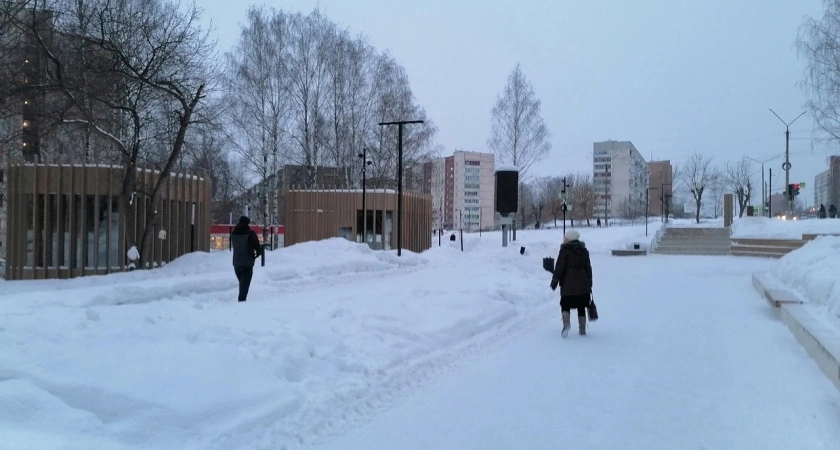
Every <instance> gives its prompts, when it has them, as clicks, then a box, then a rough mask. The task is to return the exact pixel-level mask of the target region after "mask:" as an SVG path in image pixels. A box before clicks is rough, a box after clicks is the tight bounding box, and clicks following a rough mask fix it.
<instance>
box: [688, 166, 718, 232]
mask: <svg viewBox="0 0 840 450" xmlns="http://www.w3.org/2000/svg"><path fill="white" fill-rule="evenodd" d="M715 175H716V174H715V171H714V168H713V167H712V157H711V156H708V157H707V156H703V154H702V153H699V152H694V153H692V154H691V155H690V156H689V157H688V159H687V160H686V161H685V163H683V166H682V169H681V170H680V172H679V176H680V180H681V181H682V184H683V185H684V186H685V188H686V189H687V190H688V191H689V193H691V196H692V198H693V199H694V203H695V206H696V209H695V220H696V221H697V223H700V206H701V205H702V202H703V193H704V192H705V191H706V189H707V188H708V187H709V186H710V185H711V184H712V182H714V180H715Z"/></svg>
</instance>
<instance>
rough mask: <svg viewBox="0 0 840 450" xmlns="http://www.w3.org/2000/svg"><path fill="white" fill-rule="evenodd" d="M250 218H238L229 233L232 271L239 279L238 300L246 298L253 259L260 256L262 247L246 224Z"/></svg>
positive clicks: (255, 234)
mask: <svg viewBox="0 0 840 450" xmlns="http://www.w3.org/2000/svg"><path fill="white" fill-rule="evenodd" d="M250 223H251V219H249V218H248V217H247V216H242V217H240V218H239V223H237V224H236V227H235V228H234V229H233V231H232V232H231V233H230V245H231V247H233V271H234V273H236V279H237V280H239V301H240V302H244V301H245V300H246V299H247V298H248V289H249V288H250V287H251V278H252V277H253V276H254V260H255V259H257V258H259V257H260V254H261V252H262V248H261V247H260V240H259V238H258V237H257V233H254V231H253V230H251V227H250V226H248V224H250Z"/></svg>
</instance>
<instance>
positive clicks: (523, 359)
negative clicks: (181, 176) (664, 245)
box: [0, 223, 840, 449]
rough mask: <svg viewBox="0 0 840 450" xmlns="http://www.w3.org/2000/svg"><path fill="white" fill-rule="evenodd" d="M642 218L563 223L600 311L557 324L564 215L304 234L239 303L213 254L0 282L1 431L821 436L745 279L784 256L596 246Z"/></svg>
mask: <svg viewBox="0 0 840 450" xmlns="http://www.w3.org/2000/svg"><path fill="white" fill-rule="evenodd" d="M658 228H659V224H658V223H651V224H650V225H649V229H648V236H645V228H644V225H636V226H616V227H608V228H594V227H583V228H577V229H578V231H580V233H581V237H582V240H584V241H585V242H586V245H587V247H588V248H589V249H590V251H591V252H592V258H593V266H594V269H595V298H596V301H598V303H599V310H600V313H601V319H600V320H599V322H597V323H595V324H594V325H593V326H592V327H591V329H590V333H589V336H586V337H585V338H581V337H579V336H577V335H576V334H574V333H573V334H572V336H570V338H569V339H568V340H562V339H560V338H559V323H558V322H559V312H558V311H557V300H558V293H557V292H552V291H551V290H550V289H549V288H548V285H549V281H550V275H549V274H548V273H546V272H545V271H543V269H542V261H541V260H542V258H543V257H546V256H551V257H556V256H557V250H558V248H559V244H560V242H561V239H562V233H563V232H562V229H552V230H520V231H518V232H517V241H515V242H512V243H510V245H509V246H508V247H502V246H501V234H500V233H499V232H484V233H482V235H481V236H479V235H478V234H477V233H473V234H465V235H464V251H463V252H462V251H461V247H460V242H458V241H455V242H451V241H448V239H447V238H448V235H447V236H444V239H443V240H442V244H443V245H442V246H440V247H439V246H438V244H437V243H438V240H437V239H434V241H433V242H434V246H433V247H432V248H431V249H430V250H429V251H427V252H424V253H422V254H415V253H412V252H409V251H405V250H403V255H402V256H401V257H397V256H396V252H395V251H389V252H382V251H373V250H370V249H368V248H367V247H365V246H364V245H359V244H355V243H352V242H349V241H346V240H343V239H338V238H336V239H330V240H326V241H322V242H312V243H304V244H299V245H295V246H292V247H288V248H284V249H280V250H277V251H271V252H268V253H267V255H266V266H265V267H260V266H259V265H258V266H257V267H255V270H254V272H255V273H254V282H253V285H252V286H251V291H250V294H249V297H248V301H247V302H245V303H237V302H236V279H235V277H234V275H233V270H232V267H231V254H230V252H213V253H192V254H188V255H185V256H183V257H181V258H178V259H176V260H175V261H172V262H171V263H169V264H167V265H166V266H165V267H162V268H160V269H156V270H153V271H145V270H144V271H133V272H125V273H119V274H112V275H107V276H95V277H93V276H92V277H85V278H76V279H71V280H39V281H15V282H8V281H7V282H0V341H1V342H0V346H2V348H3V353H2V354H3V357H2V358H0V436H3V439H2V443H0V447H2V448H5V446H8V448H108V449H164V448H167V449H168V448H201V449H225V448H252V449H263V448H264V449H298V448H308V447H313V446H326V447H325V448H377V446H380V447H381V448H420V447H421V446H422V443H424V442H425V443H426V444H427V445H425V447H424V448H491V447H496V448H558V447H560V446H561V445H560V444H561V443H562V444H564V445H563V447H564V448H626V447H627V446H628V445H630V446H631V447H633V446H636V444H638V446H640V447H644V448H674V447H676V446H677V444H682V445H681V446H687V447H691V448H702V447H703V446H705V447H706V448H725V447H729V448H747V447H755V448H784V446H787V448H830V447H831V446H832V445H836V442H838V441H840V429H837V427H836V423H835V422H836V417H838V415H840V394H838V393H837V392H836V391H835V390H834V389H833V387H832V386H831V385H830V383H829V382H828V381H827V380H826V379H825V377H824V376H823V375H822V374H821V373H820V372H819V370H818V369H817V368H816V366H815V365H814V364H813V362H811V360H810V359H809V358H808V356H807V354H806V353H805V352H804V350H802V349H801V347H799V345H798V344H797V343H796V341H795V340H794V339H793V337H792V336H791V335H790V333H789V332H787V330H786V329H785V328H784V327H783V326H782V325H781V324H780V323H779V322H778V320H777V319H775V318H774V317H773V316H772V315H771V314H770V313H769V311H768V310H767V306H766V302H765V301H763V300H762V299H761V298H760V296H758V294H757V293H755V291H754V290H753V289H752V287H751V285H750V275H751V273H752V272H754V271H758V270H769V269H772V268H773V267H776V266H778V265H779V264H783V263H784V262H785V260H782V262H781V263H780V262H779V261H776V260H769V259H757V258H734V257H691V256H687V257H670V256H664V255H649V256H645V257H631V258H618V257H612V256H610V254H609V252H610V250H612V249H615V248H626V246H627V245H628V243H633V242H642V243H643V244H645V245H647V243H649V242H650V240H651V239H652V238H653V236H654V235H655V233H656V231H657V230H658ZM825 239H837V238H820V239H819V240H818V241H816V242H815V244H816V243H819V242H826V241H824V240H825ZM831 242H834V241H831ZM809 245H810V244H809ZM832 245H834V244H832ZM838 245H840V244H838ZM521 246H524V247H525V248H526V251H525V254H524V255H520V254H519V249H520V247H521ZM823 246H825V244H823ZM806 248H807V246H806ZM835 253H836V252H835ZM790 257H791V258H792V257H793V256H792V255H791V256H790ZM786 258H787V257H786ZM828 258H829V254H828V252H826V253H825V255H824V258H823V259H820V261H821V264H826V262H825V260H826V259H828ZM835 264H836V263H835ZM832 267H833V266H832ZM675 268H682V269H680V270H674V269H675ZM820 273H822V272H820ZM827 273H828V271H825V275H826V276H827ZM834 273H836V271H834ZM823 292H828V291H826V290H825V289H823V290H821V291H819V292H816V293H815V294H820V293H823ZM832 293H833V291H832ZM780 386H783V387H784V388H782V389H779V387H780ZM663 421H667V422H668V423H669V426H668V427H662V426H661V424H662V423H663ZM779 423H785V424H786V426H785V427H779V426H778V424H779ZM389 427H397V428H390V429H389ZM708 430H714V433H708ZM601 431H607V432H605V433H602V432H601ZM412 446H414V447H412ZM575 446H577V447H575Z"/></svg>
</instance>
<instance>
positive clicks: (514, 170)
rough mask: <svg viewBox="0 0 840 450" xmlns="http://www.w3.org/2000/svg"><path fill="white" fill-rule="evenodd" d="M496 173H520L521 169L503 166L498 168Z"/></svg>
mask: <svg viewBox="0 0 840 450" xmlns="http://www.w3.org/2000/svg"><path fill="white" fill-rule="evenodd" d="M496 172H519V167H516V166H511V165H507V164H503V165H501V166H496Z"/></svg>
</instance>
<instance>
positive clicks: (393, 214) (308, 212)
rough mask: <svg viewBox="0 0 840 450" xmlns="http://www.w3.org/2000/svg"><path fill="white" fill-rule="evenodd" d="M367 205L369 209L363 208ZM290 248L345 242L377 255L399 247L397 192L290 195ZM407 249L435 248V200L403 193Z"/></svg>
mask: <svg viewBox="0 0 840 450" xmlns="http://www.w3.org/2000/svg"><path fill="white" fill-rule="evenodd" d="M363 203H364V205H363ZM285 206H286V209H285V218H286V223H285V227H286V229H285V236H284V238H285V245H286V246H289V245H294V244H298V243H301V242H307V241H317V240H322V239H329V238H333V237H343V238H345V239H349V240H351V241H355V242H367V244H368V245H369V246H370V247H371V248H373V249H377V250H391V249H395V248H397V235H396V233H395V232H394V229H395V227H396V225H397V193H396V191H393V190H390V189H367V190H366V192H365V194H364V201H363V195H362V190H361V189H351V190H346V189H345V190H326V189H323V190H319V189H311V190H295V189H290V190H289V191H287V192H286V205H285ZM402 208H403V216H402V219H403V221H402V248H404V249H406V250H411V251H413V252H415V253H420V252H422V251H424V250H428V249H429V248H430V247H431V246H432V228H433V224H434V217H433V215H432V197H431V195H428V194H418V193H414V192H403V202H402Z"/></svg>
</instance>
